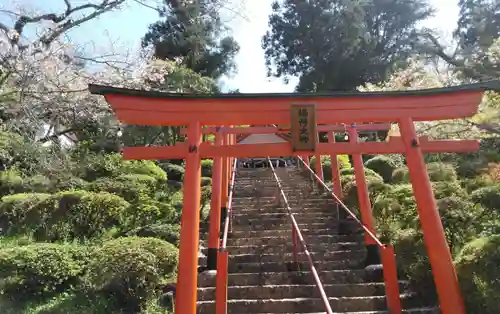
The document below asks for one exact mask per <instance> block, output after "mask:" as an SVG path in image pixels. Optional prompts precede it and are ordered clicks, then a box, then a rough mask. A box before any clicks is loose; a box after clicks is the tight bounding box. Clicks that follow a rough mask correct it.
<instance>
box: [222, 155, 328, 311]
mask: <svg viewBox="0 0 500 314" xmlns="http://www.w3.org/2000/svg"><path fill="white" fill-rule="evenodd" d="M268 162H269V166H270V167H271V170H272V171H273V175H274V179H276V183H277V184H278V188H279V190H280V193H281V197H282V198H283V201H284V202H285V206H286V209H287V211H288V216H289V217H290V219H291V220H292V233H293V237H294V244H293V245H294V257H295V261H296V258H297V255H296V254H297V252H296V247H295V246H296V240H295V237H296V238H298V240H299V241H300V244H301V245H302V249H303V250H304V254H305V255H306V257H307V261H308V262H309V267H310V268H311V272H312V274H313V277H314V281H315V282H316V286H317V287H318V289H319V293H320V295H321V299H322V300H323V303H324V305H325V310H326V313H327V314H333V311H332V308H331V306H330V302H329V301H328V297H327V296H326V293H325V288H324V287H323V284H322V283H321V280H320V279H319V275H318V272H317V270H316V267H315V266H314V262H313V259H312V257H311V253H309V250H308V249H307V245H306V242H305V241H304V237H302V233H301V232H300V229H299V226H298V224H297V221H296V220H295V216H294V215H293V213H292V209H291V208H290V205H289V204H288V199H287V198H286V195H285V192H283V188H282V186H281V182H280V180H279V178H278V175H277V174H276V172H275V171H274V166H273V163H272V162H271V160H270V159H269V157H268ZM217 314H218V313H217Z"/></svg>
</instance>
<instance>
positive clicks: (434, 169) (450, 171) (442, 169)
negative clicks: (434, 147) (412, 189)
mask: <svg viewBox="0 0 500 314" xmlns="http://www.w3.org/2000/svg"><path fill="white" fill-rule="evenodd" d="M427 172H428V174H429V179H430V180H431V181H433V182H440V181H447V182H454V181H457V180H458V177H457V173H456V172H455V168H453V165H451V164H443V163H439V162H433V163H430V164H428V165H427ZM391 182H392V183H408V182H410V173H409V170H408V168H406V167H401V168H397V169H394V171H393V173H392V179H391Z"/></svg>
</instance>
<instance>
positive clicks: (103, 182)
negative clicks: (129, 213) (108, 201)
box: [85, 174, 158, 202]
mask: <svg viewBox="0 0 500 314" xmlns="http://www.w3.org/2000/svg"><path fill="white" fill-rule="evenodd" d="M157 188H158V184H157V181H156V180H155V179H154V178H153V177H150V176H148V175H141V174H122V175H120V176H118V177H116V178H100V179H97V180H95V181H93V182H90V183H89V184H87V185H86V187H85V189H86V190H89V191H93V192H108V193H113V194H116V195H118V196H121V197H123V198H124V199H125V200H126V201H128V202H137V201H138V200H139V199H140V198H141V197H142V196H153V195H154V194H155V192H156V190H157Z"/></svg>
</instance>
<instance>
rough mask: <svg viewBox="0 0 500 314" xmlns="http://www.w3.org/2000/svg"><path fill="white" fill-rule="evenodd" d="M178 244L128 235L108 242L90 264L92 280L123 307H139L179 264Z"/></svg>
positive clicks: (97, 287) (155, 291)
mask: <svg viewBox="0 0 500 314" xmlns="http://www.w3.org/2000/svg"><path fill="white" fill-rule="evenodd" d="M177 253H178V251H177V248H176V247H175V246H174V245H172V244H170V243H168V242H165V241H162V240H160V239H155V238H141V237H126V238H119V239H115V240H111V241H108V242H106V243H105V244H104V245H103V246H102V248H100V249H98V250H97V251H96V252H95V255H94V258H93V260H92V262H91V264H90V267H89V274H90V276H89V278H90V283H91V284H92V286H93V287H94V289H96V290H97V291H101V292H104V293H106V294H108V295H109V296H110V298H111V300H113V301H115V303H117V304H119V306H121V307H123V308H127V309H128V310H131V311H136V312H137V311H139V310H140V309H142V308H143V307H144V306H145V303H146V301H147V300H149V299H151V298H152V297H154V296H155V295H157V293H158V291H157V289H156V288H157V286H158V285H159V284H160V282H161V281H162V280H163V279H164V278H165V277H168V276H172V274H173V273H174V272H175V269H176V267H177V261H178V259H177Z"/></svg>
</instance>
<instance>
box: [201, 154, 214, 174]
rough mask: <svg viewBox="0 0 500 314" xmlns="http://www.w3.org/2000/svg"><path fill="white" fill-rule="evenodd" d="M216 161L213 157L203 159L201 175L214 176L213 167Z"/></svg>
mask: <svg viewBox="0 0 500 314" xmlns="http://www.w3.org/2000/svg"><path fill="white" fill-rule="evenodd" d="M213 165H214V161H213V160H212V159H203V160H202V161H201V176H202V177H209V178H212V167H213Z"/></svg>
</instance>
